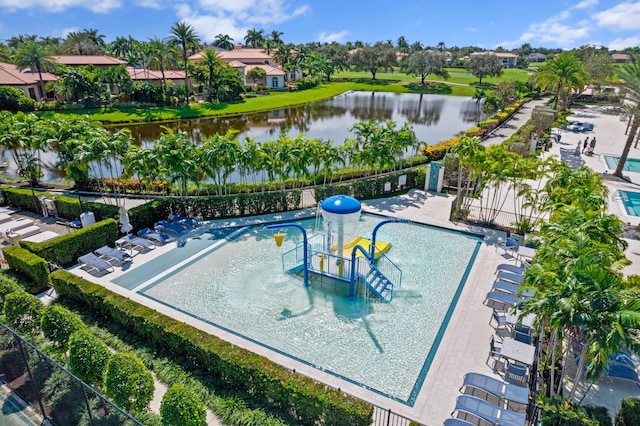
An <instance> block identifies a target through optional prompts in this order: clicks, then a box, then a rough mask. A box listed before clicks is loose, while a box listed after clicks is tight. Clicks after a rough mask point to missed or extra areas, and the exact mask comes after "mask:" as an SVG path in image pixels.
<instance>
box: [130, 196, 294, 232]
mask: <svg viewBox="0 0 640 426" xmlns="http://www.w3.org/2000/svg"><path fill="white" fill-rule="evenodd" d="M301 199H302V191H301V190H292V191H273V192H264V193H251V194H233V195H224V196H212V197H188V198H176V197H167V198H159V199H156V200H153V201H150V202H148V203H145V204H142V205H140V206H137V207H134V208H132V209H130V210H129V220H130V222H131V226H133V229H142V228H152V227H153V225H154V224H155V223H156V222H157V221H159V220H163V219H166V218H167V217H169V216H170V215H172V214H179V215H182V216H202V217H203V218H205V219H222V218H227V217H237V216H253V215H258V214H266V213H280V212H286V211H291V210H298V209H299V208H300V200H301Z"/></svg>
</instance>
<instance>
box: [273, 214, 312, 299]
mask: <svg viewBox="0 0 640 426" xmlns="http://www.w3.org/2000/svg"><path fill="white" fill-rule="evenodd" d="M280 228H297V229H299V230H300V232H302V244H303V245H304V247H303V256H304V260H303V261H304V265H303V283H304V286H305V287H309V261H308V259H309V255H308V254H307V251H308V249H307V231H305V229H304V228H303V227H302V226H300V225H298V224H296V223H280V224H276V225H269V226H267V229H280Z"/></svg>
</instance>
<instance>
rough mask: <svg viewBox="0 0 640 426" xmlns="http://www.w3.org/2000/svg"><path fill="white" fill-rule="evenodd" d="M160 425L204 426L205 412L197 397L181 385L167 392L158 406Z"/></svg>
mask: <svg viewBox="0 0 640 426" xmlns="http://www.w3.org/2000/svg"><path fill="white" fill-rule="evenodd" d="M160 414H161V415H162V424H163V425H166V426H178V425H180V426H206V424H207V412H206V411H205V408H204V404H203V403H202V401H201V400H200V398H198V395H197V394H196V393H195V392H194V391H192V390H191V389H189V388H187V387H186V386H184V385H183V384H181V383H176V384H174V385H173V386H171V387H170V388H169V390H167V392H166V393H165V394H164V396H163V397H162V403H161V404H160Z"/></svg>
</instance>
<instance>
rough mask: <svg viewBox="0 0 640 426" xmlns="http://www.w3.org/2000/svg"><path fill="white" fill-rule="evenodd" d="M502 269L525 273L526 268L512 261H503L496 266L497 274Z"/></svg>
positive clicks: (513, 272)
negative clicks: (513, 263) (511, 262)
mask: <svg viewBox="0 0 640 426" xmlns="http://www.w3.org/2000/svg"><path fill="white" fill-rule="evenodd" d="M502 271H506V272H510V273H512V274H518V275H524V273H525V271H526V269H525V268H523V267H520V266H516V265H512V264H510V263H501V264H499V265H498V267H497V268H496V274H497V273H500V272H502Z"/></svg>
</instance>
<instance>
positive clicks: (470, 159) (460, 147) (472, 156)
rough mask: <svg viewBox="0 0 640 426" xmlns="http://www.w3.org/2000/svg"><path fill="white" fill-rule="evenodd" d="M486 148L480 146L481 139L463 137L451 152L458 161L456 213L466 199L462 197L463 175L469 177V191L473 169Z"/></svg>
mask: <svg viewBox="0 0 640 426" xmlns="http://www.w3.org/2000/svg"><path fill="white" fill-rule="evenodd" d="M483 149H484V146H482V145H480V138H479V137H473V138H469V137H463V138H462V139H460V142H458V143H457V144H455V145H453V146H452V147H451V148H450V150H449V152H450V153H451V154H452V155H454V156H456V157H457V159H458V196H457V198H456V212H459V211H460V208H461V206H462V201H463V199H464V197H463V195H462V182H463V179H462V178H463V174H464V175H466V176H467V184H466V186H467V191H468V190H469V187H470V186H471V182H470V181H471V174H472V171H471V167H472V166H473V164H475V162H476V157H477V155H478V152H479V151H482V150H483Z"/></svg>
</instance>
